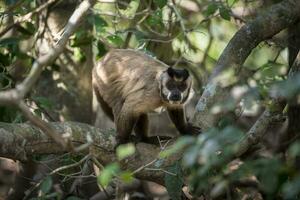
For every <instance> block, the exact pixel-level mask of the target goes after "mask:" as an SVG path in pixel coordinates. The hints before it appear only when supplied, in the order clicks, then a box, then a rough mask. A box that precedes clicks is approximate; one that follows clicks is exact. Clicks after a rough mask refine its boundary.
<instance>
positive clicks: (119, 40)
mask: <svg viewBox="0 0 300 200" xmlns="http://www.w3.org/2000/svg"><path fill="white" fill-rule="evenodd" d="M107 40H108V42H109V43H111V44H113V45H115V46H118V47H121V46H122V45H123V43H124V41H123V39H122V38H121V37H120V36H118V35H110V36H108V37H107Z"/></svg>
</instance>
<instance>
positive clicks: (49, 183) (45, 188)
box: [41, 176, 53, 194]
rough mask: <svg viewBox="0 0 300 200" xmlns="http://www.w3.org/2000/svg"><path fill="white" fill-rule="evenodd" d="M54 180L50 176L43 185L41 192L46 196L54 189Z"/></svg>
mask: <svg viewBox="0 0 300 200" xmlns="http://www.w3.org/2000/svg"><path fill="white" fill-rule="evenodd" d="M52 184H53V182H52V178H51V177H50V176H47V177H46V178H45V179H44V180H43V182H42V184H41V190H42V192H43V193H44V194H47V193H48V192H50V190H51V188H52Z"/></svg>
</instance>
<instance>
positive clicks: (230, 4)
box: [227, 0, 238, 7]
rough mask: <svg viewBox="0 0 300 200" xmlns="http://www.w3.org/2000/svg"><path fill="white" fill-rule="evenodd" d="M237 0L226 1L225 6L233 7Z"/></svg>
mask: <svg viewBox="0 0 300 200" xmlns="http://www.w3.org/2000/svg"><path fill="white" fill-rule="evenodd" d="M237 1H238V0H227V4H228V6H229V7H231V6H233V5H234V4H235V3H236V2H237Z"/></svg>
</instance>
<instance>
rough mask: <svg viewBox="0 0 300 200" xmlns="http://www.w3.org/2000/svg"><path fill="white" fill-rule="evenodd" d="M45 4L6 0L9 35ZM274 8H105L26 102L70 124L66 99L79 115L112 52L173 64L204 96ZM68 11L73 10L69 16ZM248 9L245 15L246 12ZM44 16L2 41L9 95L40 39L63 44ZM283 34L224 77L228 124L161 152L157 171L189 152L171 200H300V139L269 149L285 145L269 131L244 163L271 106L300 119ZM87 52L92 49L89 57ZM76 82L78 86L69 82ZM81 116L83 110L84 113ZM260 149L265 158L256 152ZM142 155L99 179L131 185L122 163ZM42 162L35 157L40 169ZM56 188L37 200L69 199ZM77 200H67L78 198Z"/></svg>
mask: <svg viewBox="0 0 300 200" xmlns="http://www.w3.org/2000/svg"><path fill="white" fill-rule="evenodd" d="M41 2H43V1H29V0H25V1H18V0H6V1H3V2H0V25H1V26H0V33H1V32H2V31H3V30H4V28H3V27H6V26H8V25H9V24H8V22H7V21H9V20H7V18H8V17H13V18H14V20H16V19H17V18H20V17H22V16H24V15H26V14H28V13H30V12H32V11H34V10H35V9H36V8H38V6H40V3H41ZM62 2H63V1H60V2H56V3H55V4H52V5H49V8H48V10H47V12H46V13H47V14H46V17H51V16H52V15H50V14H52V13H51V12H52V9H53V10H55V9H56V8H57V7H59V6H60V5H62V4H61V3H62ZM266 2H269V4H272V3H277V2H278V1H247V0H219V1H209V0H199V1H182V2H181V1H180V2H179V1H173V0H154V1H140V0H130V1H116V2H115V3H111V2H107V3H104V2H100V1H99V2H97V3H96V5H95V6H94V7H93V8H92V9H90V11H91V12H90V14H89V15H88V16H86V20H85V21H84V22H82V24H80V26H79V27H78V29H77V31H76V33H75V34H74V35H73V36H72V37H71V38H70V39H69V42H68V44H67V47H66V52H67V53H66V54H64V55H61V56H60V57H59V58H58V59H57V60H55V62H54V63H53V64H52V65H51V66H48V67H47V68H46V70H44V71H43V76H42V78H41V80H40V81H41V82H39V83H38V85H42V83H43V81H44V82H45V84H44V86H46V87H45V88H42V89H41V88H39V89H38V87H36V88H34V89H33V90H32V91H31V92H30V94H29V95H28V96H26V99H25V101H26V104H27V105H29V107H30V109H31V111H32V112H33V113H34V114H35V115H36V116H39V117H42V118H43V119H46V120H48V121H51V120H53V119H52V117H51V116H52V115H55V116H56V118H55V120H62V121H63V120H66V119H67V120H68V119H70V118H71V117H70V118H68V115H76V114H74V113H76V112H73V111H74V110H69V111H68V112H67V114H65V113H64V114H62V113H63V111H64V110H65V109H66V107H67V104H66V103H64V102H63V100H64V98H63V97H61V95H60V94H58V93H59V92H64V93H69V94H70V96H69V98H68V100H67V102H68V103H70V102H73V101H74V102H75V105H76V106H78V107H79V106H80V104H83V101H79V100H78V99H79V97H78V96H77V94H78V93H76V92H74V91H83V93H81V95H82V96H88V95H87V93H88V92H86V91H88V88H90V85H89V84H90V80H88V81H87V82H85V83H83V84H81V85H80V84H78V85H76V84H77V83H81V81H83V79H84V78H82V77H83V75H84V73H89V74H90V72H91V69H88V66H87V65H85V64H86V63H93V60H99V59H101V58H102V57H103V56H104V55H105V54H106V53H107V51H109V49H111V48H132V49H137V50H140V51H143V52H144V53H146V54H148V55H150V56H152V57H155V58H157V59H159V60H162V61H163V62H165V63H167V64H169V65H174V66H177V65H178V66H179V67H181V66H183V67H185V68H188V69H189V70H190V71H191V72H192V73H193V75H195V80H196V81H195V82H196V84H195V85H196V86H197V87H195V90H196V91H197V93H198V94H200V93H201V91H202V90H203V88H202V87H201V86H203V87H204V84H205V83H206V82H207V80H208V78H209V76H210V75H211V72H212V71H213V69H214V67H215V66H216V62H217V60H218V58H219V57H220V55H221V53H222V51H223V50H224V48H225V47H226V45H227V44H228V42H229V41H230V39H231V38H232V36H233V34H234V33H235V32H236V31H237V30H238V29H239V28H240V27H241V26H243V25H244V23H247V22H249V21H251V20H252V19H253V17H255V16H256V15H259V14H260V11H264V10H265V8H266V7H267V6H269V5H265V3H266ZM18 3H20V4H19V5H18ZM14 5H17V6H15V7H14ZM66 5H67V3H66ZM73 7H75V6H74V5H73ZM73 7H72V8H73ZM67 10H69V9H65V10H64V11H67ZM70 10H72V9H70ZM241 10H243V11H245V12H242V13H241ZM43 14H44V13H43V11H40V12H39V13H38V14H37V15H33V17H31V18H30V19H28V20H25V21H23V22H22V23H19V24H17V25H15V26H14V28H13V32H8V33H6V34H5V35H4V36H1V37H0V91H3V90H7V89H11V88H14V87H15V86H16V85H17V84H18V83H19V82H21V81H22V80H24V78H25V77H27V76H28V74H29V72H30V70H31V66H32V64H33V62H34V60H36V58H38V57H39V56H40V55H41V52H39V51H40V50H41V49H40V47H41V46H42V45H40V44H41V43H42V42H41V39H45V38H46V39H47V41H48V40H49V41H50V42H49V41H48V42H49V43H50V45H49V46H51V45H54V44H55V42H56V41H57V38H56V37H57V35H60V32H59V34H58V33H55V34H54V30H49V27H48V26H43V25H45V23H46V22H47V20H45V21H43V20H44V19H43V17H45V16H43ZM67 18H68V17H67ZM48 21H51V20H48ZM43 23H44V24H43ZM47 23H48V22H47ZM61 24H64V23H61ZM48 25H49V24H48ZM43 27H44V28H45V29H44V28H43ZM51 31H53V33H52V32H51ZM47 34H48V35H49V34H50V35H52V38H50V39H49V38H47ZM282 35H283V36H282ZM282 35H279V36H278V38H279V39H278V38H275V39H274V40H272V41H266V42H265V43H262V44H260V45H259V46H258V47H257V48H255V49H254V50H253V51H252V52H251V55H250V56H249V57H248V59H247V60H246V62H245V63H244V65H243V66H229V67H231V68H230V69H229V70H226V71H225V72H224V73H223V74H222V76H221V78H220V79H221V81H220V82H221V85H222V86H223V88H224V89H226V90H227V89H228V91H230V92H229V95H228V96H229V97H228V98H227V99H225V100H224V101H222V102H221V103H216V104H214V105H213V106H212V109H211V114H212V115H221V116H222V117H221V118H220V119H218V121H217V123H216V126H215V127H210V128H209V129H208V130H204V131H203V133H201V134H200V135H199V136H197V137H180V138H179V139H178V140H177V142H176V143H175V144H173V145H171V146H170V147H169V146H168V147H167V148H166V149H164V150H162V151H161V152H160V154H159V155H158V160H157V162H155V164H154V165H155V167H157V169H160V167H162V166H164V165H163V164H164V161H165V160H167V159H169V158H170V157H172V156H174V155H175V156H176V155H181V154H182V153H183V156H182V158H181V159H180V161H178V162H176V163H174V164H173V165H171V166H167V167H166V168H165V169H164V170H165V171H166V172H167V173H166V174H165V186H166V188H167V190H168V192H169V196H170V197H171V198H172V199H180V198H181V195H182V191H181V188H182V186H183V185H187V186H188V187H189V189H190V192H191V193H192V195H195V196H201V195H205V196H209V197H212V198H215V197H219V198H223V197H224V198H233V199H242V198H243V197H245V194H249V193H250V192H249V188H250V190H251V191H255V192H256V194H257V195H258V196H260V197H261V196H263V197H264V198H266V199H276V198H279V197H280V198H283V199H297V198H300V174H299V170H298V168H297V167H299V166H297V165H299V156H300V155H299V154H300V143H299V141H297V140H296V141H295V142H291V141H285V143H287V146H286V147H285V148H286V149H284V150H282V151H283V152H281V153H278V151H279V150H278V149H276V148H277V147H274V146H275V145H274V144H272V145H270V143H272V142H274V141H275V139H276V142H277V143H279V145H280V143H284V142H283V141H281V139H277V137H278V138H279V137H280V134H279V133H278V132H279V130H277V129H276V130H275V128H274V129H272V130H268V132H269V133H268V134H266V136H265V137H264V138H259V140H260V141H259V145H255V146H254V147H253V148H252V149H250V152H247V153H249V155H248V154H246V155H243V156H242V157H240V156H237V155H238V152H239V150H240V148H242V146H240V145H241V144H242V142H241V141H243V140H244V139H245V138H246V137H247V136H248V135H247V134H249V130H250V129H251V127H252V125H253V124H254V122H255V121H256V120H257V119H258V118H259V116H260V114H261V112H262V111H263V110H264V109H269V110H271V111H272V109H271V108H270V105H273V104H272V102H273V101H274V100H276V101H280V102H281V101H282V102H284V104H286V103H288V104H289V105H288V106H287V110H284V111H283V112H281V113H280V114H281V115H285V114H289V113H290V112H291V111H293V108H294V107H293V106H294V104H296V105H298V104H299V92H300V81H299V80H300V75H299V73H295V74H293V75H292V76H291V77H288V73H289V69H290V66H288V64H287V63H288V56H287V54H288V52H287V49H286V48H285V45H286V44H281V43H278V41H277V40H276V39H278V40H280V39H282V38H281V37H283V38H284V37H286V36H284V34H282ZM289 39H290V38H289ZM282 40H287V39H286V38H284V39H282ZM241 42H242V41H241ZM87 47H90V48H91V49H92V50H91V51H88V50H86V49H87ZM48 48H49V47H48ZM295 48H297V47H295ZM47 50H48V49H47V48H46V51H47ZM90 54H92V56H91V55H90ZM90 57H91V58H90ZM229 59H230V58H229ZM70 74H71V77H72V79H71V80H70V79H67V78H66V75H70ZM88 77H90V76H88ZM75 83H76V84H75ZM53 85H54V86H53ZM48 87H49V88H48ZM54 88H55V89H57V88H59V90H54ZM47 89H49V90H47ZM52 89H53V91H52ZM44 90H45V91H44ZM49 91H50V92H49ZM57 91H59V92H57ZM56 92H57V94H56ZM84 92H86V93H84ZM41 93H43V94H41ZM48 93H49V94H48ZM76 100H78V102H77V101H76ZM89 100H90V99H89ZM291 103H294V104H291ZM89 104H91V103H89ZM238 104H239V106H237V105H238ZM237 107H238V109H239V110H238V111H237ZM49 113H50V114H49ZM77 113H84V112H83V111H81V110H80V111H79V112H77ZM187 114H188V115H189V114H190V113H187ZM190 116H191V115H190ZM298 117H300V116H299V115H296V116H295V118H298ZM71 119H73V118H71ZM0 121H3V122H11V123H19V122H24V121H26V119H25V118H24V116H23V115H22V114H21V113H20V111H19V110H18V109H17V108H16V107H7V106H3V105H1V106H0ZM289 121H290V120H289ZM272 125H273V124H272ZM280 125H282V124H280ZM282 127H283V128H284V126H283V125H282V126H281V129H283V128H282ZM271 128H272V127H271ZM281 129H280V130H281ZM288 130H290V129H285V130H284V131H285V133H287V132H288ZM298 134H299V133H298V132H297V133H296V135H295V138H296V139H297V138H298ZM274 135H276V137H275V136H274ZM274 138H275V139H274ZM295 138H292V141H293V140H294V139H295ZM270 140H271V142H270ZM277 140H278V141H277ZM261 146H263V147H261ZM257 149H259V151H258V152H257V151H255V150H257ZM135 153H136V149H135V146H134V145H133V144H128V145H124V146H120V147H119V148H117V150H116V156H117V159H116V161H115V162H113V163H110V164H108V165H106V166H104V168H102V169H101V173H100V175H99V176H98V177H97V181H98V184H99V185H101V186H102V187H107V186H109V185H110V184H112V182H114V180H115V179H119V180H121V181H123V182H131V181H132V180H133V176H134V172H132V171H129V170H126V169H122V167H121V165H122V162H125V161H127V159H128V158H130V157H131V156H133V155H135ZM43 158H44V157H43V156H41V157H39V156H36V157H35V159H36V160H38V161H40V160H43ZM80 159H81V156H78V157H76V156H73V155H67V156H65V157H61V158H60V162H61V164H62V165H69V164H74V163H76V162H78V161H80ZM76 169H77V168H76ZM75 171H76V170H75ZM73 172H74V171H73V170H66V171H64V173H61V174H60V176H62V177H68V176H69V175H70V174H72V173H73ZM199 180H200V181H199ZM62 184H63V183H62ZM247 184H248V185H247ZM53 188H54V180H53V178H52V177H51V176H46V177H44V178H43V180H42V182H41V184H40V186H39V188H38V189H39V191H40V194H41V195H40V196H39V197H37V198H36V199H53V198H56V199H60V198H62V197H61V196H60V194H58V193H56V192H55V191H54V190H53ZM78 198H79V197H68V199H70V200H71V199H78Z"/></svg>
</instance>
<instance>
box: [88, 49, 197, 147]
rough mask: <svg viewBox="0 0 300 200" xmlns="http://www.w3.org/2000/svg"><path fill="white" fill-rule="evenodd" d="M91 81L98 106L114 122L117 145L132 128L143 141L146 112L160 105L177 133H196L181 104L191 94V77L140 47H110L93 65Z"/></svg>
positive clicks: (122, 142) (186, 72) (126, 137)
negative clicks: (135, 48) (133, 48)
mask: <svg viewBox="0 0 300 200" xmlns="http://www.w3.org/2000/svg"><path fill="white" fill-rule="evenodd" d="M92 85H93V90H94V93H95V95H96V99H97V100H98V102H99V104H100V106H101V108H102V110H103V111H104V113H105V114H106V115H107V116H108V117H109V118H110V119H111V120H112V121H113V122H114V123H115V125H116V131H117V136H116V141H117V145H116V146H118V145H120V144H125V143H128V142H129V138H130V135H131V133H132V131H133V130H134V132H135V134H136V135H138V136H139V137H140V138H141V140H142V141H145V142H146V141H147V135H148V125H149V120H148V115H147V113H149V112H152V111H155V110H157V109H160V108H164V109H166V110H167V112H168V115H169V118H170V119H171V121H172V122H173V123H174V125H175V127H176V129H177V130H178V131H179V133H180V134H182V135H186V134H198V133H199V132H200V128H198V127H196V126H193V125H192V124H191V123H189V122H187V119H186V116H185V109H184V105H185V104H186V103H187V102H188V101H189V100H190V99H191V97H192V95H193V89H192V77H191V76H190V75H189V72H188V70H186V69H175V68H173V67H169V66H168V65H166V64H164V63H163V62H161V61H159V60H157V59H155V58H153V57H151V56H149V55H146V54H144V53H142V52H140V51H136V50H130V49H113V50H111V51H109V52H108V53H107V54H106V55H105V56H104V57H103V58H102V59H101V60H100V61H99V62H98V63H97V64H96V65H95V67H94V68H93V72H92Z"/></svg>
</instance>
